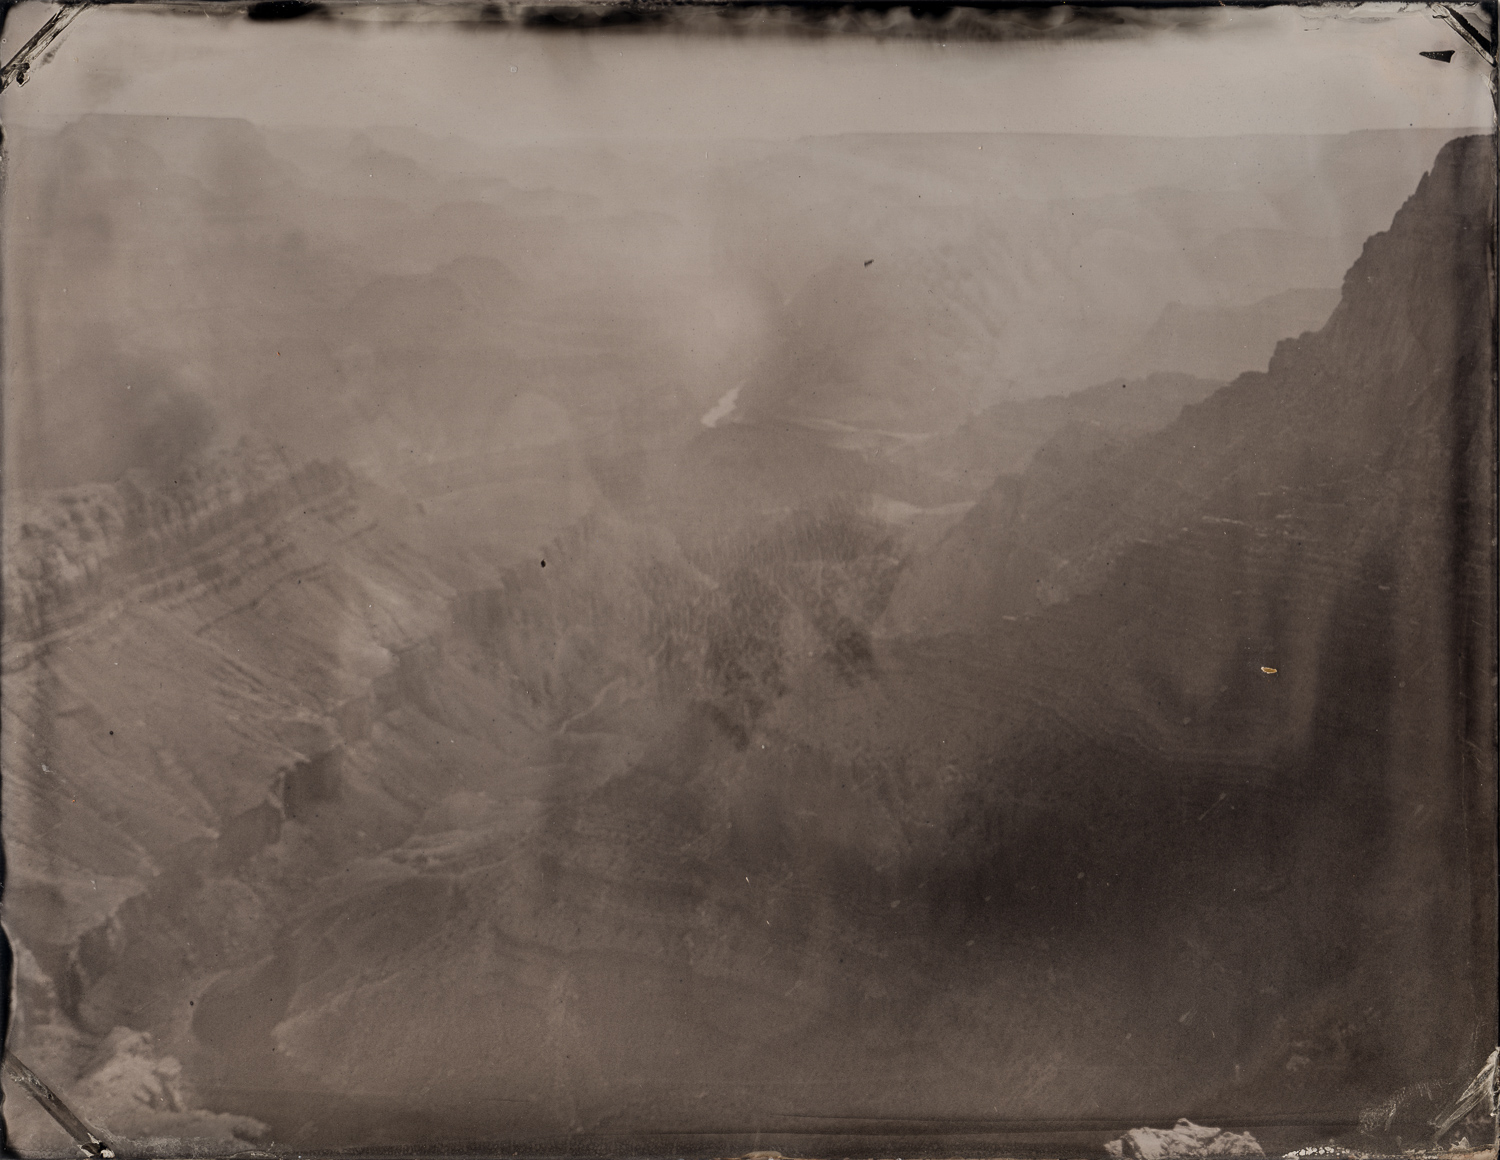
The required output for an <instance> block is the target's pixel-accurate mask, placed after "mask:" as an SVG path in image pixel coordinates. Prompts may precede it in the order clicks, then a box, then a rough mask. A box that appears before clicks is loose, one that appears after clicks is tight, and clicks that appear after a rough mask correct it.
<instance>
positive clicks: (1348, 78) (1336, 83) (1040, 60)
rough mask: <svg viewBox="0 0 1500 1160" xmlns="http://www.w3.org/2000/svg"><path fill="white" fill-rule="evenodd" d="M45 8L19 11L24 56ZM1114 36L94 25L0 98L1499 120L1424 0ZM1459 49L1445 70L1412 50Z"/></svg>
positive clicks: (150, 105) (14, 108)
mask: <svg viewBox="0 0 1500 1160" xmlns="http://www.w3.org/2000/svg"><path fill="white" fill-rule="evenodd" d="M52 11H54V9H53V8H52V7H51V6H48V5H41V4H23V5H20V6H19V7H18V8H17V9H16V10H14V12H13V14H12V16H11V17H10V19H9V21H8V22H7V25H6V27H5V30H4V39H3V43H0V51H3V53H4V55H5V57H6V58H7V59H8V58H9V57H10V56H11V54H13V53H14V52H15V51H16V49H17V48H18V47H20V45H21V44H22V43H24V41H25V39H26V37H27V36H29V35H30V33H31V31H32V30H33V29H34V28H35V27H37V26H38V25H39V24H40V23H41V22H42V21H43V20H44V19H46V17H47V15H48V14H49V13H50V12H52ZM1202 19H1203V22H1202V23H1200V24H1199V26H1198V27H1196V28H1191V27H1176V28H1165V29H1158V30H1155V31H1152V32H1150V33H1146V34H1143V35H1139V36H1131V37H1127V38H1123V39H1113V40H1106V41H1079V40H1066V41H1064V40H1048V41H1044V42H1037V41H1012V42H1007V43H993V42H992V43H977V42H973V41H970V42H953V43H943V42H941V41H920V40H911V39H884V40H882V39H876V38H873V37H854V36H836V37H824V38H808V37H798V38H781V37H775V36H765V35H757V36H741V37H731V36H718V35H701V34H660V33H658V34H650V33H647V34H642V33H639V32H594V33H571V32H568V33H556V32H552V33H538V32H527V31H522V30H515V29H506V30H485V31H475V30H473V29H467V28H464V27H463V26H460V25H455V24H452V23H443V22H437V23H410V22H406V23H395V22H390V21H384V22H376V21H370V20H348V21H338V22H330V21H308V20H301V21H292V22H275V23H262V22H250V21H247V20H245V19H243V18H239V17H226V16H222V15H215V16H209V15H206V14H181V13H180V11H179V14H167V13H164V12H162V11H153V10H151V9H149V8H146V7H143V6H138V5H133V6H127V5H121V6H116V7H111V8H103V9H94V10H90V11H87V12H85V13H83V14H82V15H81V16H80V17H79V18H78V19H77V20H76V21H75V22H74V23H73V25H72V26H71V28H70V29H69V30H68V32H67V33H66V34H65V37H64V39H63V41H62V42H61V46H60V48H59V50H58V51H57V52H56V54H55V56H54V59H52V60H51V61H50V62H48V63H46V64H45V65H44V66H43V67H40V68H38V69H36V70H34V72H33V74H32V76H31V79H30V80H29V81H28V83H27V84H26V85H24V86H12V87H11V88H10V89H9V90H7V91H6V93H5V94H4V95H3V96H0V117H3V118H4V120H5V122H6V123H9V124H13V125H14V124H39V123H48V122H51V121H54V120H55V119H57V118H63V119H71V118H73V117H76V116H79V115H82V114H85V113H91V112H96V113H97V112H105V113H110V112H112V113H134V114H165V115H186V114H194V115H200V116H205V115H206V116H225V117H244V118H247V119H249V120H251V121H253V122H256V123H258V124H262V125H309V124H317V125H323V126H329V127H359V126H369V125H377V124H378V125H402V126H411V127H415V128H418V129H422V130H425V131H427V132H434V133H440V134H451V135H457V136H460V137H465V138H468V139H471V140H475V141H481V142H485V143H490V144H496V145H508V144H535V143H546V142H549V141H557V140H566V139H574V140H576V139H593V138H614V139H654V138H662V137H667V138H684V139H695V140H696V139H713V138H759V139H771V140H775V139H788V138H796V137H801V136H808V135H821V134H834V133H849V132H1048V133H1058V132H1061V133H1104V134H1149V135H1172V136H1176V135H1183V136H1215V135H1228V134H1239V133H1286V132H1291V133H1300V132H1307V133H1339V132H1348V131H1351V130H1356V129H1379V128H1394V127H1403V128H1404V127H1407V126H1418V127H1430V128H1455V129H1456V128H1471V127H1473V128H1488V127H1489V126H1490V125H1491V124H1492V118H1493V106H1492V104H1491V99H1490V94H1489V89H1488V85H1487V81H1486V70H1485V66H1484V65H1483V64H1482V62H1481V61H1480V59H1479V57H1478V55H1477V53H1475V52H1474V51H1473V50H1472V49H1471V48H1469V47H1468V46H1467V45H1466V44H1465V43H1464V42H1463V41H1462V40H1461V39H1460V38H1459V37H1458V35H1457V34H1456V33H1455V32H1453V31H1452V30H1451V29H1450V28H1448V27H1447V26H1446V25H1445V24H1443V23H1442V22H1440V21H1439V20H1436V19H1434V18H1433V17H1432V16H1431V14H1430V11H1429V9H1428V8H1427V7H1426V6H1425V5H1398V4H1389V5H1386V4H1367V5H1363V6H1360V7H1358V8H1355V9H1349V8H1339V9H1335V8H1326V9H1319V8H1293V7H1285V8H1276V9H1270V10H1259V11H1257V10H1250V9H1232V8H1224V9H1222V10H1217V11H1214V10H1210V12H1209V14H1208V15H1207V16H1206V17H1204V18H1202ZM1448 48H1451V49H1454V50H1455V54H1454V58H1453V62H1452V63H1451V64H1443V63H1440V62H1437V61H1433V60H1429V59H1426V58H1424V57H1422V56H1420V55H1419V53H1420V52H1422V51H1424V50H1437V49H1448Z"/></svg>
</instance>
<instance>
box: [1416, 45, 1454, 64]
mask: <svg viewBox="0 0 1500 1160" xmlns="http://www.w3.org/2000/svg"><path fill="white" fill-rule="evenodd" d="M1417 55H1418V56H1425V57H1426V58H1427V59H1428V60H1440V61H1442V62H1443V63H1444V64H1450V63H1452V61H1453V50H1452V49H1451V48H1445V49H1442V50H1440V51H1437V52H1419V53H1418V54H1417Z"/></svg>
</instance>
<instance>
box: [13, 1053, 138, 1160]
mask: <svg viewBox="0 0 1500 1160" xmlns="http://www.w3.org/2000/svg"><path fill="white" fill-rule="evenodd" d="M4 1074H5V1078H6V1079H8V1080H10V1081H11V1082H12V1083H16V1084H19V1085H20V1086H21V1087H23V1088H25V1089H26V1090H27V1091H28V1092H30V1093H31V1095H32V1098H33V1099H35V1100H36V1102H37V1103H39V1104H41V1105H42V1108H43V1109H44V1110H45V1111H46V1112H47V1114H48V1115H49V1116H51V1117H52V1118H53V1119H54V1120H56V1121H57V1122H58V1124H59V1125H60V1126H61V1127H62V1130H63V1131H65V1132H66V1133H67V1134H68V1135H70V1136H72V1137H73V1142H74V1143H75V1144H77V1145H78V1146H79V1147H80V1148H82V1149H83V1151H84V1153H85V1155H88V1156H98V1157H102V1158H103V1160H112V1158H113V1156H114V1151H113V1150H112V1149H110V1148H107V1147H105V1144H104V1141H103V1140H101V1139H100V1138H99V1136H98V1135H97V1134H96V1133H95V1132H94V1130H93V1129H92V1128H90V1127H89V1126H88V1125H87V1124H85V1123H84V1122H83V1121H82V1120H80V1119H79V1118H78V1116H77V1115H76V1114H75V1113H74V1111H73V1109H72V1108H70V1107H68V1105H67V1104H65V1103H63V1102H62V1100H60V1099H58V1098H57V1094H56V1093H55V1092H53V1090H52V1089H51V1088H49V1087H48V1086H47V1085H46V1084H45V1083H43V1082H42V1080H41V1079H40V1077H38V1075H37V1074H36V1072H34V1071H32V1070H31V1068H29V1067H27V1066H26V1065H25V1064H24V1063H22V1062H21V1061H20V1060H19V1059H17V1058H16V1057H15V1056H14V1055H12V1054H11V1053H10V1052H8V1051H7V1052H6V1053H5V1063H4Z"/></svg>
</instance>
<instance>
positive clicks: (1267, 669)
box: [1260, 665, 1276, 673]
mask: <svg viewBox="0 0 1500 1160" xmlns="http://www.w3.org/2000/svg"><path fill="white" fill-rule="evenodd" d="M1260 671H1261V672H1263V673H1274V672H1275V671H1276V670H1275V669H1269V668H1267V667H1266V666H1265V665H1261V666H1260Z"/></svg>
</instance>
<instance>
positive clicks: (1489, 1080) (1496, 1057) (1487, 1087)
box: [1432, 1047, 1500, 1142]
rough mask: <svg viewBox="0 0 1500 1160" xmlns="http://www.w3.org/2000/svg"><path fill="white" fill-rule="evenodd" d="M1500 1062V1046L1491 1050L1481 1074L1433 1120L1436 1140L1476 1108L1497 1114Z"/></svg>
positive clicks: (1434, 1138) (1480, 1071)
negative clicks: (1498, 1067)
mask: <svg viewBox="0 0 1500 1160" xmlns="http://www.w3.org/2000/svg"><path fill="white" fill-rule="evenodd" d="M1497 1063H1500V1047H1497V1048H1495V1050H1494V1051H1492V1052H1490V1057H1489V1059H1487V1060H1486V1061H1485V1064H1484V1066H1483V1067H1482V1068H1480V1069H1479V1074H1478V1075H1476V1076H1475V1077H1474V1078H1473V1079H1471V1080H1470V1081H1469V1086H1468V1087H1466V1088H1464V1090H1463V1091H1461V1092H1459V1094H1458V1099H1456V1100H1454V1101H1453V1103H1452V1104H1451V1105H1450V1106H1449V1108H1448V1110H1447V1111H1446V1112H1444V1113H1443V1114H1442V1115H1441V1116H1439V1117H1438V1118H1437V1119H1436V1120H1433V1121H1432V1126H1433V1128H1434V1129H1435V1131H1434V1132H1433V1134H1432V1138H1433V1141H1434V1142H1436V1141H1438V1140H1441V1139H1442V1138H1443V1137H1444V1136H1446V1135H1447V1134H1448V1133H1449V1132H1450V1131H1451V1130H1452V1129H1453V1125H1455V1124H1456V1123H1458V1122H1459V1121H1460V1120H1462V1119H1463V1118H1464V1117H1465V1116H1467V1115H1468V1114H1469V1113H1470V1112H1472V1111H1473V1110H1474V1109H1475V1108H1478V1107H1483V1108H1484V1110H1485V1111H1486V1112H1488V1113H1489V1114H1490V1115H1492V1116H1493V1115H1494V1114H1495V1072H1496V1064H1497Z"/></svg>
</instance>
